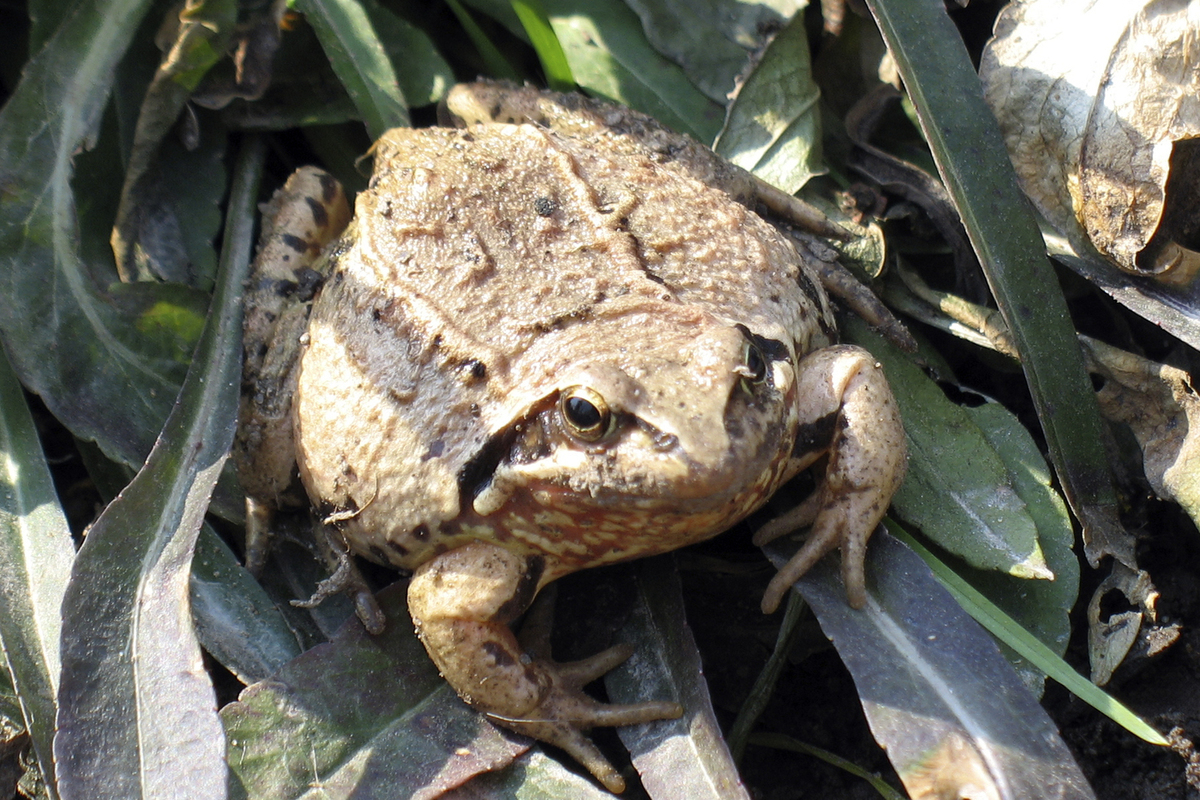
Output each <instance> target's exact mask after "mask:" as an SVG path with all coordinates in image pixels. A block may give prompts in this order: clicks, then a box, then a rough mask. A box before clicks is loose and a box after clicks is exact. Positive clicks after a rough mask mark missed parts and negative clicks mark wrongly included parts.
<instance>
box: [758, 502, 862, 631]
mask: <svg viewBox="0 0 1200 800" xmlns="http://www.w3.org/2000/svg"><path fill="white" fill-rule="evenodd" d="M808 505H809V504H808V503H807V502H806V503H803V504H801V505H800V506H798V507H797V511H803V513H800V514H795V513H794V514H792V515H788V516H787V517H785V518H784V519H783V520H776V521H774V522H772V523H769V524H768V525H766V526H764V527H763V528H762V529H760V530H759V531H758V532H757V533H756V534H755V535H754V542H755V544H758V545H762V544H765V543H767V542H769V541H771V540H772V539H775V538H778V537H779V536H782V535H783V534H785V533H789V532H791V531H793V530H795V529H796V527H798V526H794V527H790V529H789V528H786V527H783V526H780V525H779V524H777V523H779V522H780V521H784V522H795V521H796V520H797V519H802V518H803V517H804V516H807V515H808V513H809V512H810V511H811V509H808V508H806V507H807V506H808ZM856 511H857V510H856V509H855V508H854V503H852V502H851V503H847V502H841V503H837V502H835V503H833V504H829V505H826V506H825V507H824V508H822V509H821V510H820V513H819V514H817V516H816V522H815V523H814V524H813V527H812V530H811V531H810V532H809V534H808V538H807V540H806V541H805V542H804V546H803V547H801V548H800V549H799V550H798V551H797V552H796V554H795V555H793V556H792V557H791V558H790V559H789V560H788V562H787V563H786V564H784V565H783V567H782V568H781V569H780V570H779V572H777V573H776V574H775V577H774V578H772V579H771V583H770V584H769V585H768V586H767V590H766V591H765V592H764V593H763V599H762V610H763V613H766V614H770V613H773V612H774V611H775V609H777V608H778V607H779V603H780V601H781V600H782V599H783V596H784V595H785V594H787V591H788V589H790V588H791V586H792V584H793V583H795V582H796V581H797V580H799V579H800V577H801V576H803V575H804V574H805V573H806V572H808V571H809V570H810V569H812V567H813V565H814V564H816V563H817V562H818V561H820V560H821V558H823V557H824V556H825V555H826V554H827V553H830V552H832V551H834V550H837V549H839V548H840V549H841V551H842V580H843V582H844V583H845V584H846V598H847V600H848V601H849V602H850V605H851V606H853V607H854V608H862V607H863V606H864V605H866V603H867V587H866V577H865V573H864V570H863V562H864V560H865V559H866V554H867V539H869V538H870V536H871V533H872V531H874V529H875V526H876V524H878V514H875V513H870V514H863V513H856Z"/></svg>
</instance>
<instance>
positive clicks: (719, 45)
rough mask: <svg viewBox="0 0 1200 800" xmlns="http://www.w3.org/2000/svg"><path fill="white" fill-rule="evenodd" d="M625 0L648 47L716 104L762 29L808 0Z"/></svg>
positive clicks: (728, 89)
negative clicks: (753, 0)
mask: <svg viewBox="0 0 1200 800" xmlns="http://www.w3.org/2000/svg"><path fill="white" fill-rule="evenodd" d="M628 2H629V7H630V8H632V9H633V10H634V11H635V12H636V13H637V15H638V17H639V18H641V20H642V28H643V29H644V30H645V33H646V38H647V39H649V40H650V43H651V44H652V45H654V48H655V49H656V50H658V52H660V53H662V54H663V55H665V56H666V57H667V58H669V59H671V60H672V61H674V62H675V63H676V64H678V65H679V66H681V67H682V68H683V71H684V72H685V73H687V76H688V78H690V79H691V81H692V83H694V84H696V86H698V87H699V88H700V90H701V91H702V92H704V94H706V95H707V96H708V98H709V99H710V100H713V101H714V102H716V103H720V104H721V105H724V104H725V103H726V102H727V99H728V97H729V94H730V93H731V92H733V91H734V86H735V80H736V78H737V77H738V75H740V74H741V72H742V70H744V69H745V68H746V64H747V62H748V61H749V59H750V54H751V53H753V52H755V51H756V50H757V49H758V48H759V47H761V46H762V44H763V42H764V40H765V38H766V37H767V36H768V35H769V33H768V32H771V31H775V30H777V29H778V28H780V27H782V26H783V25H785V24H786V23H787V21H788V20H790V19H792V17H793V16H794V15H796V14H797V13H798V12H800V11H802V10H803V9H804V7H805V6H807V5H808V0H773V1H772V2H761V3H739V2H735V1H733V0H701V2H686V1H684V2H681V1H680V0H628Z"/></svg>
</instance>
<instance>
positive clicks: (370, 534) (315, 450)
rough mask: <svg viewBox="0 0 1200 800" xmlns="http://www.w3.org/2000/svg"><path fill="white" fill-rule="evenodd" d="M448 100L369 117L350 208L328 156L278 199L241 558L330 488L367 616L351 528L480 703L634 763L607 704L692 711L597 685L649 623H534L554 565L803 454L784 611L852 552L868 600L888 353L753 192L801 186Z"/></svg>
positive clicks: (659, 546)
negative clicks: (381, 119) (408, 120)
mask: <svg viewBox="0 0 1200 800" xmlns="http://www.w3.org/2000/svg"><path fill="white" fill-rule="evenodd" d="M443 108H444V112H443V117H444V119H443V121H444V122H445V124H443V125H439V126H436V127H429V128H422V129H394V130H390V131H388V132H386V133H384V134H383V136H382V137H381V138H380V139H379V140H378V141H377V142H376V143H375V144H374V145H373V147H372V149H371V151H370V156H371V157H372V158H373V160H374V168H373V172H372V175H371V177H370V180H369V183H368V186H367V188H366V189H365V190H364V191H363V192H361V193H359V194H358V196H357V198H356V199H355V202H354V210H353V213H352V214H351V212H350V209H349V204H348V202H347V200H346V198H345V196H344V193H343V192H342V190H341V188H340V186H338V185H337V183H336V181H334V180H333V179H332V178H331V177H330V176H329V175H327V174H326V173H323V172H320V171H318V170H315V169H312V168H306V169H305V170H304V171H302V172H300V173H297V175H296V176H293V178H292V179H290V180H289V182H288V185H287V186H286V187H285V188H284V190H283V195H284V196H283V197H277V198H276V200H275V201H273V204H274V208H273V209H272V210H273V211H274V212H275V213H276V214H279V213H281V212H282V210H283V209H284V208H289V209H296V210H294V211H289V212H288V213H289V214H291V215H292V216H293V217H294V219H292V220H291V222H289V223H287V224H285V223H283V222H279V221H274V222H272V223H270V224H269V225H268V226H267V228H266V229H265V230H264V236H263V239H262V242H263V243H262V245H261V246H260V252H259V256H258V257H257V259H256V262H255V264H254V266H253V268H252V278H251V280H250V282H249V284H248V289H247V293H246V317H245V320H246V322H245V326H246V327H245V367H244V376H243V377H244V381H243V397H242V407H241V411H240V424H239V432H238V436H237V437H236V441H235V446H234V457H235V462H236V463H237V466H238V471H239V475H240V476H241V480H242V484H243V487H244V489H245V490H246V493H247V515H248V520H249V522H248V536H249V540H250V544H248V556H247V557H248V560H255V559H256V558H257V560H258V562H259V563H261V556H260V555H259V556H256V553H261V550H262V546H261V543H262V541H263V531H264V530H266V529H267V528H269V527H270V524H271V522H270V521H271V518H272V515H273V514H274V511H275V510H276V509H280V508H288V507H293V508H295V507H307V508H310V509H312V511H313V518H314V520H315V526H316V528H317V529H318V531H319V532H320V533H321V536H320V537H319V538H322V539H323V541H325V542H326V545H325V551H324V552H325V553H326V556H327V559H328V560H329V563H330V565H331V568H333V569H334V570H335V576H336V575H340V576H341V579H340V581H338V582H337V586H338V587H339V588H340V587H342V586H348V587H350V588H351V589H352V590H353V592H354V593H355V596H356V598H357V600H356V602H357V603H358V607H359V611H360V616H361V617H363V619H364V622H365V623H367V625H368V627H369V628H373V629H376V630H378V629H379V627H380V626H381V625H382V621H381V620H380V619H379V618H378V617H377V616H374V614H375V612H374V611H373V610H372V608H371V603H370V594H369V590H368V589H366V588H365V584H364V582H363V581H362V578H361V575H359V574H358V573H357V571H356V568H355V567H354V565H353V559H351V558H350V555H351V554H352V555H354V556H358V557H362V558H365V559H367V560H369V561H372V562H375V563H378V564H381V565H385V566H388V567H392V568H395V569H398V570H401V571H404V572H406V573H408V574H410V576H411V577H410V579H409V584H408V608H409V613H410V615H411V617H412V622H413V625H414V628H415V630H416V632H417V635H418V636H419V638H420V640H421V642H422V643H423V644H424V646H425V648H426V650H427V651H428V653H429V655H430V657H431V659H432V661H433V663H434V664H435V665H436V666H437V668H438V670H439V671H440V672H441V674H442V675H443V676H444V678H445V679H446V680H447V681H448V682H449V684H450V685H451V686H452V687H453V688H454V690H455V691H456V692H457V693H458V694H459V696H460V697H461V698H462V699H463V700H465V701H466V702H467V703H468V704H470V705H471V706H472V707H474V708H475V709H477V710H479V711H481V712H482V713H483V714H485V715H486V716H487V717H488V718H489V719H490V720H492V721H493V722H495V723H497V724H498V725H500V726H502V727H504V728H507V729H509V730H512V731H515V732H517V733H521V734H525V735H528V736H531V737H533V738H534V739H538V740H540V741H543V742H546V743H549V744H551V745H554V746H557V747H559V748H561V749H563V750H564V751H566V752H567V753H568V754H570V755H571V756H572V757H573V758H575V759H576V760H577V761H578V762H579V763H580V764H582V765H583V766H584V767H585V768H587V769H588V770H589V771H590V772H591V773H592V774H593V775H594V776H595V777H596V778H597V779H598V780H599V781H600V782H601V783H602V784H603V785H604V786H606V787H607V788H608V789H610V790H612V791H614V792H619V791H621V790H622V789H623V788H624V779H623V778H622V777H621V775H620V773H619V772H618V771H617V770H616V769H615V768H614V767H613V766H612V764H611V763H610V762H609V761H608V760H607V758H606V757H605V756H604V755H602V754H601V752H600V751H599V750H598V749H597V748H596V746H595V745H594V744H593V743H592V741H591V740H590V739H589V738H588V736H587V735H586V732H587V731H588V730H589V729H591V728H593V727H597V726H620V725H632V724H639V723H646V722H653V721H657V720H662V719H670V718H675V717H678V716H680V715H681V714H682V713H683V709H682V708H681V707H680V706H679V704H677V703H675V702H672V701H670V700H654V701H647V702H641V703H633V704H609V703H603V702H600V701H598V700H595V699H593V698H592V697H591V696H589V695H588V694H586V693H585V692H584V690H583V687H584V686H585V685H586V684H588V683H589V682H591V681H593V680H594V679H596V678H598V677H600V676H602V675H603V674H605V673H607V672H608V671H610V670H611V669H612V668H614V667H615V666H617V665H618V664H620V663H622V662H623V661H624V660H626V659H627V658H628V657H629V656H630V655H631V653H632V650H631V649H630V648H629V647H627V646H623V645H618V646H615V647H613V648H610V649H608V650H605V651H603V652H601V653H599V654H596V655H594V656H592V657H590V658H586V659H584V660H582V661H576V662H571V663H558V662H555V661H553V660H552V659H551V657H550V656H549V654H548V653H547V652H546V648H544V647H542V646H535V645H532V644H527V643H526V642H524V641H522V640H519V639H518V637H517V635H516V634H515V633H514V631H513V629H512V625H513V624H514V623H516V622H517V621H518V620H519V619H520V618H521V617H522V615H523V614H524V613H525V612H526V611H527V609H529V608H530V606H531V604H533V601H534V599H535V597H537V596H538V595H539V593H540V592H542V590H543V589H545V588H546V587H547V586H548V585H550V584H552V583H553V582H554V581H556V580H557V579H559V578H561V577H564V576H566V575H568V574H571V573H573V572H576V571H578V570H582V569H585V568H589V567H596V566H600V565H605V564H613V563H618V562H625V561H629V560H632V559H636V558H643V557H647V556H651V555H655V554H660V553H665V552H669V551H672V550H675V549H678V548H681V547H684V546H687V545H690V544H692V543H695V542H699V541H702V540H705V539H708V538H710V537H713V536H715V535H717V534H719V533H721V532H723V531H725V530H727V529H729V528H730V527H731V526H733V525H734V524H735V523H737V522H738V521H740V520H742V519H744V518H745V517H746V516H747V515H749V514H750V513H752V512H753V511H755V510H756V509H758V508H760V507H761V506H762V505H763V504H764V503H765V502H766V501H767V500H768V499H769V498H770V497H771V496H772V494H773V493H774V492H775V491H776V490H777V489H778V488H779V487H780V486H781V485H783V484H784V483H785V482H787V481H789V480H790V479H792V478H793V477H795V476H796V475H798V474H800V473H802V472H805V471H811V472H814V473H815V478H816V479H817V480H816V489H815V490H814V491H813V493H812V494H811V496H810V497H809V498H808V499H807V500H805V501H804V502H802V503H801V504H800V505H799V506H797V507H796V509H794V510H793V511H792V512H790V513H788V514H786V515H785V516H784V517H782V518H780V519H779V520H776V521H775V522H774V523H772V524H771V525H769V526H767V528H764V529H763V530H761V531H760V532H759V533H758V534H757V535H756V539H755V540H756V541H757V542H760V543H761V542H764V541H766V540H769V539H771V538H773V537H776V536H779V535H783V534H786V533H791V532H794V531H799V530H801V529H804V528H808V529H809V533H808V537H807V540H806V541H805V543H804V545H803V546H802V547H801V548H800V550H799V551H798V552H797V554H796V555H795V556H793V557H792V559H791V560H790V561H789V562H788V563H787V564H786V565H785V566H784V567H783V568H782V569H781V570H780V571H779V572H778V573H777V574H776V575H775V576H774V577H773V578H772V580H771V583H770V585H769V586H768V588H767V590H766V592H765V594H764V597H763V600H762V607H763V610H764V612H767V613H769V612H771V611H774V610H775V609H776V607H777V606H778V605H779V604H780V602H781V600H782V598H783V597H784V595H785V593H786V592H787V591H788V590H789V588H790V586H791V585H792V583H794V582H795V581H796V580H797V579H798V578H799V577H800V576H801V575H803V574H804V573H805V572H807V571H808V570H809V569H810V568H811V567H812V566H813V565H814V564H815V563H816V562H817V561H818V560H820V559H821V558H823V557H825V555H826V554H828V553H830V552H832V551H834V550H839V549H840V551H841V558H842V562H841V572H842V576H843V580H844V583H845V585H846V591H847V598H848V602H850V604H851V605H853V606H855V607H861V606H862V605H863V604H864V603H865V602H866V599H867V594H866V585H865V578H864V567H863V564H864V557H865V548H866V543H867V540H868V538H869V537H870V535H871V533H872V531H874V530H875V528H876V527H877V526H878V524H879V523H880V520H881V518H882V517H883V515H884V513H885V512H886V510H887V507H888V505H889V503H890V500H891V497H892V495H893V494H894V493H895V491H896V490H897V488H898V487H899V485H900V482H901V481H902V479H903V476H904V472H905V464H906V458H907V455H906V445H905V437H904V430H903V425H902V421H901V418H900V414H899V411H898V409H897V406H896V402H895V399H894V397H893V395H892V392H891V390H890V388H889V386H888V383H887V380H886V378H885V376H884V373H883V370H882V368H881V365H880V364H879V363H878V362H877V361H876V359H875V358H874V357H872V356H871V355H870V354H869V353H868V352H867V351H865V350H863V349H862V348H859V347H857V346H854V345H848V344H843V343H839V341H838V336H837V328H836V323H835V319H834V312H833V305H832V302H831V300H830V298H829V294H828V293H827V291H826V289H825V288H823V285H822V284H823V281H822V274H823V272H822V270H823V269H824V268H825V267H827V266H828V265H827V264H826V263H825V262H827V261H828V260H829V259H828V257H827V256H822V255H821V253H819V252H818V251H817V249H814V247H813V246H811V244H806V241H809V240H811V238H812V237H811V236H810V237H809V238H808V239H805V238H804V237H803V236H799V235H797V234H796V233H795V232H794V231H791V230H790V229H789V226H788V225H787V224H786V223H779V224H773V223H772V222H770V221H768V220H767V218H766V217H765V216H764V214H760V213H759V210H760V209H764V213H771V212H773V213H778V214H783V215H784V216H787V217H789V218H791V219H795V218H797V217H806V214H807V212H805V210H804V209H803V208H799V207H798V206H797V201H795V200H794V199H793V198H791V197H790V196H788V195H785V194H783V193H782V192H780V191H778V190H775V189H772V188H771V187H769V186H767V185H766V184H763V183H762V182H760V181H758V180H757V179H755V178H754V177H753V176H751V175H750V173H748V172H746V171H744V170H742V169H740V168H738V167H735V166H733V165H731V164H730V163H729V162H727V161H725V160H724V159H722V158H720V157H718V156H717V155H716V154H715V153H713V151H712V150H710V149H709V148H707V147H705V146H704V145H701V144H699V143H697V142H696V141H694V140H692V139H691V138H689V137H687V136H686V135H683V134H678V133H675V132H672V131H670V130H668V129H667V128H666V127H664V126H662V125H660V124H659V123H658V122H656V121H655V120H653V119H652V118H651V117H649V116H646V115H643V114H640V113H638V112H635V111H632V110H630V109H627V108H624V107H621V106H617V105H614V104H611V103H607V102H605V101H600V100H594V99H590V98H585V97H583V96H582V95H578V94H573V93H553V92H548V91H543V90H539V89H536V88H532V87H518V86H514V85H510V84H500V83H488V82H481V83H476V84H464V85H460V86H456V87H454V88H453V89H452V90H451V91H450V93H449V95H448V97H447V98H446V100H445V101H444V106H443ZM289 198H290V202H289ZM805 221H806V222H807V223H808V224H809V225H810V226H815V227H816V229H817V230H818V231H819V232H823V233H824V234H825V235H837V234H838V229H837V228H836V226H834V225H832V223H827V222H824V221H822V220H821V219H820V218H819V217H818V218H816V219H815V221H814V218H812V217H807V218H806V219H805ZM825 283H829V281H825ZM315 599H317V598H314V600H315Z"/></svg>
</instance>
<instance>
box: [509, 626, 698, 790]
mask: <svg viewBox="0 0 1200 800" xmlns="http://www.w3.org/2000/svg"><path fill="white" fill-rule="evenodd" d="M632 654H633V648H632V647H631V646H629V645H618V646H616V647H610V648H609V649H607V650H605V651H603V652H601V653H597V654H596V655H594V656H592V657H591V658H587V659H584V660H582V661H573V662H570V663H566V664H559V663H556V662H553V661H543V660H535V661H533V662H531V663H530V664H529V666H528V670H530V671H532V672H533V673H534V674H535V675H536V680H537V681H538V683H539V684H541V685H542V686H543V687H544V688H543V695H542V698H541V701H540V702H539V703H538V705H537V706H536V708H534V709H532V710H531V711H532V713H530V714H527V715H526V716H525V717H523V718H521V719H514V718H512V717H505V716H501V715H500V714H497V713H495V712H486V713H487V716H488V718H489V719H491V720H492V721H493V722H495V723H497V724H499V725H502V726H504V727H505V728H508V729H509V730H511V731H515V732H516V733H521V734H524V735H526V736H530V737H533V738H534V739H538V740H540V741H543V742H546V743H547V744H552V745H554V746H555V747H560V748H562V749H563V750H565V751H567V753H569V754H570V755H571V757H572V758H574V759H575V760H576V761H578V762H579V763H580V764H582V765H583V766H584V767H585V768H587V770H588V771H589V772H591V773H592V774H593V775H595V776H596V779H597V780H599V781H600V782H601V783H603V784H604V787H605V788H606V789H608V790H609V791H610V792H617V793H619V792H621V791H623V790H624V789H625V780H624V778H622V777H621V775H620V773H618V772H617V770H616V769H615V768H614V767H613V765H612V764H611V763H609V761H608V759H607V758H605V757H604V755H603V754H601V752H600V750H599V749H598V748H597V747H596V745H594V744H592V741H591V740H590V739H588V738H587V737H586V736H584V734H583V731H585V730H587V729H589V728H595V727H611V726H617V725H638V724H640V723H643V722H654V721H656V720H661V719H677V718H679V717H680V716H682V715H683V707H682V706H680V705H679V704H678V703H669V702H662V701H650V702H645V703H631V704H628V705H617V704H608V703H600V702H597V701H596V700H593V699H592V698H591V697H589V696H588V695H586V694H584V692H583V687H584V686H586V685H587V684H589V683H591V682H592V681H594V680H596V679H597V678H599V677H601V676H602V675H604V674H605V673H607V672H609V671H610V670H612V669H613V668H614V667H616V666H618V665H619V664H621V663H622V662H624V661H625V660H626V659H627V658H629V656H631V655H632Z"/></svg>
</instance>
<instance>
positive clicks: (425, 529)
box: [412, 523, 429, 542]
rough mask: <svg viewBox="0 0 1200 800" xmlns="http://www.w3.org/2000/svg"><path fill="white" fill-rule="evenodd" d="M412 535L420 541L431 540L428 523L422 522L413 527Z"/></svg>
mask: <svg viewBox="0 0 1200 800" xmlns="http://www.w3.org/2000/svg"><path fill="white" fill-rule="evenodd" d="M412 537H413V538H414V539H416V540H417V541H418V542H427V541H429V526H428V525H426V524H425V523H421V524H420V525H418V526H417V527H415V528H413V529H412Z"/></svg>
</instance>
